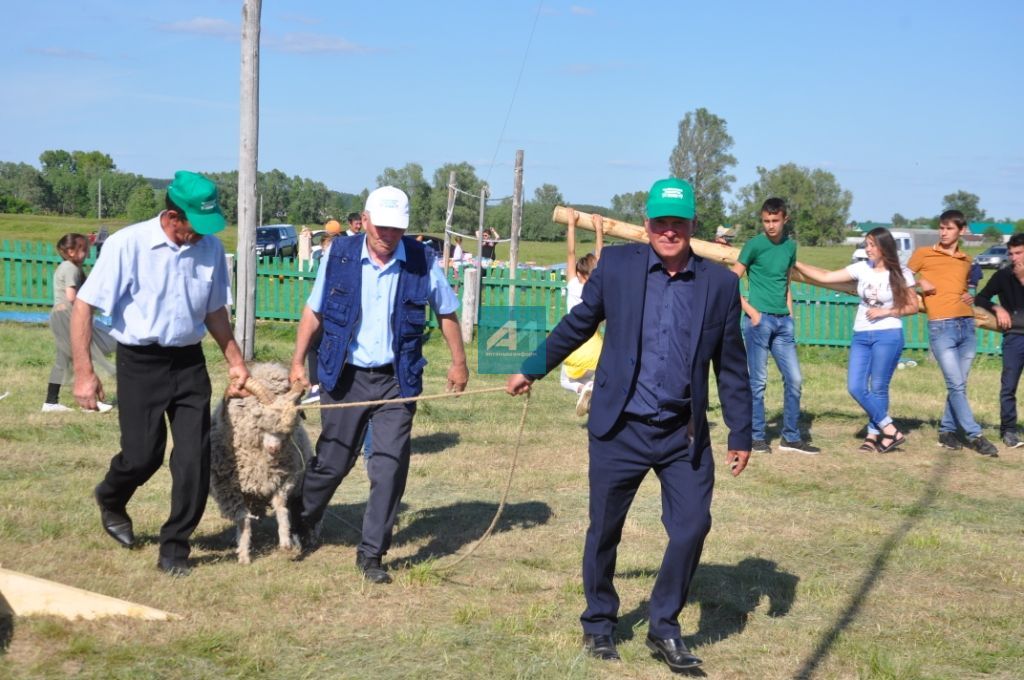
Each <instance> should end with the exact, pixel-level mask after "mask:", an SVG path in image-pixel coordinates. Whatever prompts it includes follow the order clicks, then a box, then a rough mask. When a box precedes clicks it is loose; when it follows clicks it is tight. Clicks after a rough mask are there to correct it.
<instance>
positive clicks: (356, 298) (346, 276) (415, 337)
mask: <svg viewBox="0 0 1024 680" xmlns="http://www.w3.org/2000/svg"><path fill="white" fill-rule="evenodd" d="M365 240H366V236H365V235H364V234H360V235H358V236H348V237H344V238H338V239H335V240H334V242H333V243H331V248H330V255H329V256H328V259H327V263H326V265H323V266H326V267H327V271H326V272H325V278H324V299H323V301H322V304H321V306H320V313H321V319H322V323H323V329H324V337H323V341H322V342H321V343H320V350H319V352H320V358H319V362H318V363H317V376H318V377H319V379H320V385H321V386H322V388H323V389H326V390H327V391H330V390H333V389H334V387H335V386H336V385H337V384H338V378H339V376H341V371H342V369H343V368H344V367H345V362H346V361H347V360H348V357H349V354H350V353H351V349H350V348H351V345H352V340H353V339H354V337H355V330H356V327H357V326H358V324H359V320H360V316H361V314H360V312H361V308H362V297H361V295H362V287H363V286H362V283H363V276H362V267H363V264H362V262H360V259H361V256H362V251H363V241H365ZM402 243H404V244H405V261H404V262H402V261H399V263H398V266H399V268H400V269H399V274H398V288H397V290H396V291H395V296H396V297H395V310H394V314H392V317H391V331H392V333H391V334H392V337H393V338H394V340H393V343H392V346H391V349H392V351H393V352H394V355H395V358H394V361H393V364H392V365H393V366H394V369H395V377H396V378H398V386H399V391H400V392H401V395H402V396H403V397H415V396H416V395H418V394H419V393H420V392H422V391H423V367H424V366H426V365H427V360H426V359H424V358H423V332H424V330H426V326H427V303H428V298H429V294H430V268H431V267H432V266H433V265H434V257H433V253H432V252H429V251H428V250H427V248H425V247H424V246H423V244H422V243H419V242H418V241H416V240H415V239H413V238H409V237H408V236H403V237H402Z"/></svg>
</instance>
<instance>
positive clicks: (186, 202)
mask: <svg viewBox="0 0 1024 680" xmlns="http://www.w3.org/2000/svg"><path fill="white" fill-rule="evenodd" d="M167 198H168V199H170V200H171V201H173V202H174V204H175V205H176V206H177V207H178V208H181V210H182V212H184V213H185V217H186V218H187V219H188V223H189V224H190V225H191V226H192V229H193V230H194V231H195V232H196V233H197V234H203V235H206V234H216V233H217V232H218V231H221V230H222V229H223V228H224V213H222V212H221V211H220V202H219V201H218V200H217V185H216V184H214V183H213V182H211V181H210V180H209V179H207V178H206V177H203V176H202V175H198V174H196V173H194V172H189V171H188V170H179V171H178V172H176V173H174V181H173V182H171V185H170V186H169V187H167ZM168 209H170V206H168Z"/></svg>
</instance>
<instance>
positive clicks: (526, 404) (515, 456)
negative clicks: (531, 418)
mask: <svg viewBox="0 0 1024 680" xmlns="http://www.w3.org/2000/svg"><path fill="white" fill-rule="evenodd" d="M498 391H501V392H504V391H505V388H504V387H483V388H480V389H478V390H469V391H468V392H446V393H444V394H428V395H420V396H418V397H403V398H400V399H377V400H375V401H353V402H347V403H343V404H324V405H320V404H300V405H298V406H297V407H296V408H298V409H312V408H320V409H329V408H353V407H355V406H378V405H381V404H398V403H405V402H411V401H427V400H430V399H448V398H451V397H460V396H463V395H470V394H485V393H488V392H498ZM529 408H530V393H529V392H527V393H526V398H525V399H524V401H523V413H522V415H520V416H519V430H518V432H516V445H515V448H514V449H513V450H512V461H511V463H509V467H508V478H507V479H506V480H505V490H504V491H503V492H502V494H501V500H500V501H499V502H498V509H497V510H495V511H494V518H493V519H491V523H490V525H489V526H488V527H487V529H486V531H484V533H483V534H482V535H481V536H480V538H479V539H477V541H476V543H474V544H473V547H471V548H470V549H469V550H467V551H466V552H465V553H463V554H462V555H460V556H459V557H457V558H456V559H455V560H454V561H453V562H451V563H450V564H446V565H443V566H441V567H438V568H437V569H438V571H441V572H450V571H452V570H453V569H455V567H457V566H458V565H459V564H461V563H462V562H464V561H465V560H467V559H468V558H469V556H470V555H472V554H473V553H475V552H476V550H477V548H479V547H480V546H482V545H483V544H484V543H486V542H487V539H489V538H490V537H491V534H492V533H493V532H494V528H495V527H496V526H498V520H500V519H501V514H502V512H504V510H505V505H506V504H507V502H508V494H509V491H511V490H512V479H513V477H514V476H515V472H516V466H517V465H518V463H519V451H520V448H521V446H522V443H523V432H524V430H525V429H526V413H527V411H528V410H529ZM292 446H295V448H296V449H297V450H298V451H299V452H300V457H301V451H302V449H300V448H299V447H298V446H296V444H295V440H294V439H293V440H292ZM306 462H307V461H306V460H305V459H303V460H302V464H303V466H305V465H306ZM326 514H328V515H330V516H331V517H333V518H334V519H336V520H338V521H339V522H341V523H342V524H344V525H345V526H347V527H348V528H350V529H352V530H353V531H355V532H356V533H360V534H361V533H362V529H360V528H359V527H355V526H353V525H352V524H351V523H349V522H347V521H345V519H344V518H342V517H340V516H338V515H337V514H335V513H333V512H331V511H330V510H327V511H326Z"/></svg>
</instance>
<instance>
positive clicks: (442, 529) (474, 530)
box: [394, 501, 551, 566]
mask: <svg viewBox="0 0 1024 680" xmlns="http://www.w3.org/2000/svg"><path fill="white" fill-rule="evenodd" d="M497 510H498V504H497V503H486V502H483V501H468V502H463V503H453V504H451V505H445V506H442V507H438V508H427V509H425V510H422V511H420V512H418V513H416V515H415V519H413V520H412V521H411V522H409V523H408V524H407V525H405V526H403V527H402V528H401V529H399V530H398V531H397V532H396V533H395V539H394V544H395V545H402V544H403V543H411V542H414V541H417V542H418V541H424V540H426V543H425V544H424V545H423V546H421V547H420V549H419V550H417V551H416V553H415V554H413V555H410V556H409V557H405V558H402V559H400V560H397V563H398V564H400V565H403V566H411V565H414V564H417V563H419V562H423V561H424V560H428V559H431V558H438V557H444V556H445V555H454V554H455V553H457V552H458V551H459V550H460V549H461V548H462V547H463V546H465V545H468V544H471V543H473V542H475V541H476V540H477V539H479V538H480V537H481V536H482V535H483V533H484V531H486V529H487V527H488V526H490V523H491V520H492V519H494V513H495V512H496V511H497ZM550 519H551V507H550V506H549V505H548V504H547V503H542V502H540V501H527V502H525V503H509V504H508V505H506V506H505V510H504V511H503V512H502V514H501V518H500V519H499V520H498V524H497V525H496V526H495V527H494V533H501V532H503V531H511V530H512V529H530V528H532V527H535V526H539V525H541V524H547V522H548V520H550Z"/></svg>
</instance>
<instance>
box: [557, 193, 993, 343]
mask: <svg viewBox="0 0 1024 680" xmlns="http://www.w3.org/2000/svg"><path fill="white" fill-rule="evenodd" d="M569 210H570V208H566V207H565V206H561V205H557V206H555V211H554V213H553V214H552V216H551V219H552V221H554V222H555V223H557V224H568V223H569ZM576 212H577V213H578V214H579V218H578V219H577V220H576V226H577V227H579V228H582V229H586V230H587V231H596V229H595V228H594V221H593V220H592V219H591V217H590V213H585V212H580V211H578V210H577V211H576ZM603 224H604V234H605V235H606V236H614V237H616V238H622V239H626V240H627V241H636V242H639V243H647V242H648V240H647V230H646V229H645V228H644V227H641V226H637V225H635V224H630V223H629V222H621V221H619V220H615V219H612V218H610V217H606V218H604V220H603ZM690 248H691V249H692V250H693V252H695V253H697V255H699V256H700V257H703V258H704V259H707V260H712V261H713V262H717V263H718V264H721V265H724V266H726V267H731V266H733V265H734V264H736V258H738V257H739V256H740V251H739V248H734V247H732V246H724V245H722V244H720V243H712V242H710V241H702V240H701V239H699V238H694V239H690ZM790 278H791V280H793V281H798V282H800V283H809V284H811V285H814V286H819V287H821V288H828V289H829V290H834V291H836V292H839V293H846V294H847V295H856V294H857V284H856V283H855V282H853V281H850V282H848V283H825V282H822V281H818V280H816V279H812V278H810V277H807V276H804V275H803V274H801V273H800V272H798V271H797V270H796V269H793V270H791V271H790ZM917 309H918V313H923V312H924V301H923V300H922V299H921V296H920V295H918V296H917ZM974 323H975V325H976V326H977V327H979V328H986V329H988V330H990V331H998V330H999V327H998V326H997V325H996V318H995V316H993V315H992V314H990V313H989V312H988V311H987V310H984V309H982V308H981V307H975V308H974Z"/></svg>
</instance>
